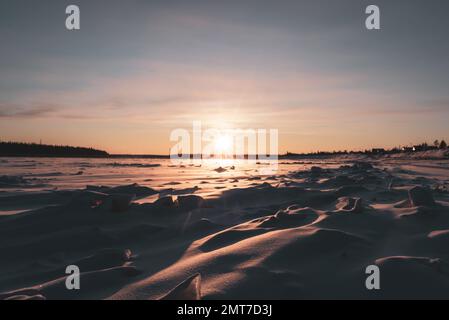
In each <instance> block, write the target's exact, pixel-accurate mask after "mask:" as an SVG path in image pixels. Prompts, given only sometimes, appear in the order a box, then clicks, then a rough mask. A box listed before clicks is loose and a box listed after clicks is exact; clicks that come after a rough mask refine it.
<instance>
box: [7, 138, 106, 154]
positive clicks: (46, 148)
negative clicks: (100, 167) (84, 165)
mask: <svg viewBox="0 0 449 320" xmlns="http://www.w3.org/2000/svg"><path fill="white" fill-rule="evenodd" d="M0 156H2V157H107V156H109V154H108V153H107V152H106V151H102V150H97V149H93V148H83V147H70V146H55V145H45V144H37V143H22V142H1V141H0Z"/></svg>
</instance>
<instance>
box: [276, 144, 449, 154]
mask: <svg viewBox="0 0 449 320" xmlns="http://www.w3.org/2000/svg"><path fill="white" fill-rule="evenodd" d="M446 149H448V145H447V143H446V141H444V140H441V141H438V140H435V141H434V142H433V145H430V144H428V143H427V142H423V143H421V144H417V145H409V146H404V147H394V148H391V149H384V148H373V149H369V150H368V149H367V150H364V151H347V150H344V151H341V150H338V151H317V152H310V153H291V152H288V151H287V153H286V154H285V155H280V157H281V158H283V157H284V158H289V157H315V156H316V157H322V156H334V155H344V154H366V155H382V154H395V153H411V152H420V151H431V150H446Z"/></svg>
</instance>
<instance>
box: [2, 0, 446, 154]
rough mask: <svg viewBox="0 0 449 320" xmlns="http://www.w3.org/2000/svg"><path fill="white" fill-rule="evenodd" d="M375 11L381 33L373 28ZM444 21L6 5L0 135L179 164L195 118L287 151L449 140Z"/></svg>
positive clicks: (340, 7) (320, 6)
mask: <svg viewBox="0 0 449 320" xmlns="http://www.w3.org/2000/svg"><path fill="white" fill-rule="evenodd" d="M70 4H76V5H78V6H79V8H80V11H81V29H80V30H77V31H68V30H67V29H66V28H65V20H66V17H67V15H66V14H65V8H66V6H68V5H70ZM370 4H375V5H377V6H379V8H380V12H381V30H367V29H366V28H365V19H366V17H367V15H366V14H365V8H366V7H367V6H368V5H370ZM448 13H449V2H448V1H446V0H430V1H422V0H416V1H414V0H395V1H386V0H370V1H364V0H342V1H335V0H326V1H324V0H313V1H312V0H307V1H301V0H276V1H275V0H270V1H267V0H238V1H237V0H226V1H216V0H176V1H174V0H164V1H157V0H154V1H152V0H147V1H144V0H130V1H126V2H125V1H116V0H112V1H111V0H110V1H103V0H95V1H92V0H89V1H87V0H85V1H84V0H82V1H75V0H70V1H66V0H58V1H56V0H53V1H51V0H40V1H31V0H28V1H23V0H2V1H1V2H0V139H1V140H14V141H26V142H39V141H42V142H43V143H48V144H64V145H76V146H89V147H94V148H99V149H103V150H106V151H108V152H110V153H132V154H167V153H168V151H169V148H170V147H171V145H172V144H173V142H170V140H169V137H170V133H171V132H172V131H173V130H175V129H177V128H186V129H190V128H191V127H192V121H201V122H202V124H203V127H205V128H209V127H212V128H216V127H219V128H240V129H248V128H251V129H277V130H278V132H279V152H280V153H284V152H286V151H290V152H311V151H317V150H363V149H366V148H372V147H393V146H399V145H408V144H412V143H419V142H423V141H427V142H432V141H433V140H435V139H442V138H445V139H448V138H449V126H448V125H447V123H448V119H449V118H448V116H449V90H448V89H449V88H448V87H449V59H448V57H449V41H447V35H448V31H449V19H447V15H448Z"/></svg>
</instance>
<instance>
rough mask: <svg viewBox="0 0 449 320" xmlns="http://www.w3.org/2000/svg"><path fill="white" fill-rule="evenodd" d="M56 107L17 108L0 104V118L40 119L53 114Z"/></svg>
mask: <svg viewBox="0 0 449 320" xmlns="http://www.w3.org/2000/svg"><path fill="white" fill-rule="evenodd" d="M55 111H56V107H54V106H48V105H34V106H26V107H25V106H17V105H12V104H0V118H41V117H47V116H49V115H51V114H54V112H55Z"/></svg>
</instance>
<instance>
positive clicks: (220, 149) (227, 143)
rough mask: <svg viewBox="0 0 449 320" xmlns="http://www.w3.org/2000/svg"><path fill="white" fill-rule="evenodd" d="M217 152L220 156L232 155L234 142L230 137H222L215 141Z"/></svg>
mask: <svg viewBox="0 0 449 320" xmlns="http://www.w3.org/2000/svg"><path fill="white" fill-rule="evenodd" d="M214 147H215V152H216V153H218V154H223V153H227V154H229V153H231V151H232V147H233V140H232V137H231V136H230V135H220V136H218V137H217V138H216V139H215V141H214Z"/></svg>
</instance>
